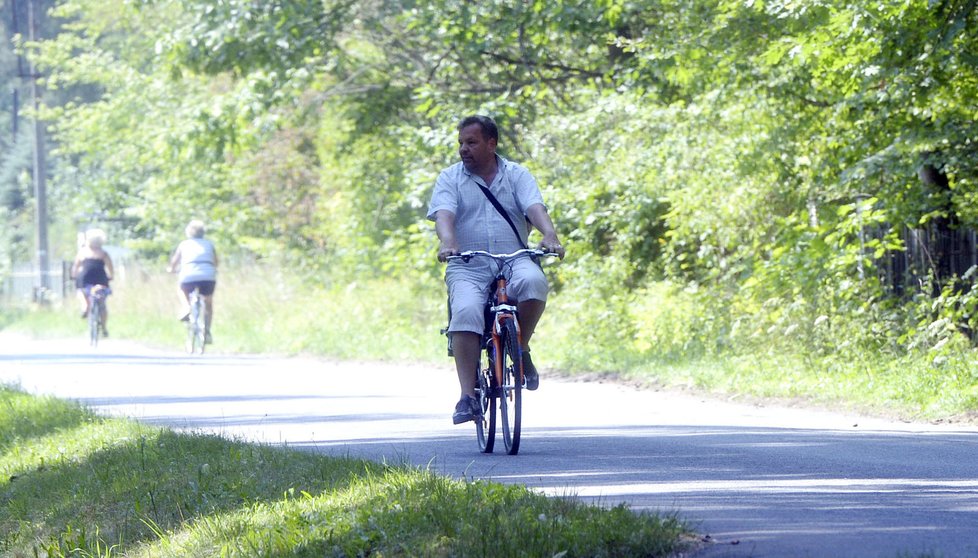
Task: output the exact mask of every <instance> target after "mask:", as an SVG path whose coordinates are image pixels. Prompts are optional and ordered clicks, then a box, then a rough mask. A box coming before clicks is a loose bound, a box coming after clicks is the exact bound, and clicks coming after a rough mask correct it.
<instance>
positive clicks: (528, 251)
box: [445, 248, 557, 262]
mask: <svg viewBox="0 0 978 558" xmlns="http://www.w3.org/2000/svg"><path fill="white" fill-rule="evenodd" d="M522 255H528V256H537V257H539V256H557V253H556V252H548V251H546V250H541V249H539V248H523V249H520V250H517V251H515V252H513V253H512V254H493V253H492V252H487V251H485V250H466V251H464V252H459V253H458V254H456V255H454V256H448V257H447V258H445V261H452V260H462V261H463V262H467V261H469V260H471V259H472V257H473V256H483V257H486V258H492V259H494V260H509V259H512V258H515V257H517V256H522Z"/></svg>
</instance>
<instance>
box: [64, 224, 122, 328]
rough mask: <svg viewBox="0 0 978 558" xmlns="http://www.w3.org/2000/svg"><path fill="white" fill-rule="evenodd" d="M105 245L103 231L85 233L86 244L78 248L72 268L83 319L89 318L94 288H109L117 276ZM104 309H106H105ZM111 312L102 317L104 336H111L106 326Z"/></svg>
mask: <svg viewBox="0 0 978 558" xmlns="http://www.w3.org/2000/svg"><path fill="white" fill-rule="evenodd" d="M104 243H105V232H104V231H102V230H101V229H89V230H87V231H85V242H84V243H83V244H82V245H81V247H79V248H78V253H77V254H76V255H75V261H74V263H73V264H72V266H71V274H72V276H74V278H75V287H76V288H77V292H78V300H79V301H80V302H81V306H82V312H81V317H82V318H83V319H84V318H87V317H88V311H89V308H91V299H90V298H89V297H90V294H91V291H92V289H93V288H97V287H101V288H104V289H108V288H109V281H110V280H111V279H112V276H113V275H114V274H115V270H114V269H113V268H112V258H111V257H109V254H108V252H106V251H105V250H103V249H102V245H103V244H104ZM103 308H104V307H103ZM108 314H109V311H108V310H105V315H103V316H102V335H103V336H105V337H108V336H109V332H108V328H107V326H106V325H105V324H106V322H107V320H108V317H109V316H108Z"/></svg>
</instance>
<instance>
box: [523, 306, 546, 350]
mask: <svg viewBox="0 0 978 558" xmlns="http://www.w3.org/2000/svg"><path fill="white" fill-rule="evenodd" d="M546 307H547V303H546V302H545V301H543V300H533V299H531V300H523V301H520V303H519V307H518V311H519V314H520V337H521V338H522V340H523V348H524V349H526V348H529V346H530V338H531V337H533V331H534V330H536V328H537V323H539V322H540V317H541V316H543V310H544V308H546Z"/></svg>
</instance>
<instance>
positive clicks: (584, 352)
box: [0, 266, 978, 421]
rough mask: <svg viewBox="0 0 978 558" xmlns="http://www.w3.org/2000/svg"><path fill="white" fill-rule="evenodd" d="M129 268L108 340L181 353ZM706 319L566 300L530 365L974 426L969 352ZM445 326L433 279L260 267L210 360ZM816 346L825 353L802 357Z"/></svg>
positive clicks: (622, 301) (676, 303)
mask: <svg viewBox="0 0 978 558" xmlns="http://www.w3.org/2000/svg"><path fill="white" fill-rule="evenodd" d="M130 267H131V268H133V267H134V268H135V270H132V271H130V273H129V278H128V280H127V281H126V282H119V283H118V284H117V285H115V286H114V289H115V294H113V295H112V297H111V298H110V301H109V305H110V310H111V314H112V315H111V318H110V323H109V326H110V332H111V333H112V335H113V336H116V337H124V338H128V339H133V340H137V341H139V342H141V343H144V344H148V345H151V346H155V347H163V348H166V347H168V348H172V349H174V350H182V347H183V339H184V329H183V326H182V325H181V324H179V323H178V322H177V321H176V318H177V316H178V313H179V312H178V310H179V307H178V293H177V288H176V285H175V280H174V278H173V276H165V275H163V274H161V273H149V272H144V271H139V270H138V267H136V266H130ZM76 306H77V304H75V301H74V300H71V301H69V304H67V305H64V306H62V307H53V308H48V309H40V310H39V309H36V308H30V307H23V308H20V309H19V310H16V309H15V310H13V311H11V309H5V313H4V317H3V318H0V327H3V322H7V323H9V324H10V325H8V326H7V327H9V328H10V329H14V330H18V331H21V332H26V333H29V334H32V335H35V336H42V337H43V336H47V337H64V336H66V335H67V336H78V337H83V336H84V335H85V331H86V330H85V328H86V324H85V322H84V321H82V320H80V319H78V317H77V312H78V311H77V308H76ZM712 312H713V310H712V309H705V308H704V307H703V305H702V301H701V300H699V299H697V298H696V297H694V296H686V295H684V294H683V293H682V292H676V291H675V290H674V289H671V288H670V287H668V286H666V285H660V286H655V287H650V288H649V289H646V290H645V291H643V292H639V293H636V294H632V295H628V296H627V297H617V298H616V297H615V296H608V295H607V294H605V293H592V292H589V291H588V289H587V287H586V286H582V287H580V288H579V290H577V291H574V290H572V289H571V288H569V287H568V288H565V289H564V290H562V291H561V292H560V293H558V294H557V295H555V296H554V297H552V300H551V301H550V302H549V304H548V311H547V314H546V315H545V316H544V319H543V321H542V322H541V324H540V327H539V328H538V333H537V336H536V337H535V338H534V343H533V345H534V355H535V359H534V360H535V361H536V362H537V363H538V366H541V367H542V368H544V369H550V370H551V371H554V370H556V371H559V373H561V374H568V375H582V374H586V375H592V374H600V375H602V376H604V377H606V378H608V377H611V378H620V379H623V380H627V381H629V382H632V383H637V384H649V385H654V386H656V387H666V388H671V389H693V390H699V391H705V392H710V393H714V394H722V395H732V394H740V395H747V396H754V397H764V398H776V399H790V400H793V401H799V400H802V401H806V402H809V403H811V404H814V405H818V406H822V407H835V408H848V409H851V410H856V411H861V412H866V413H872V414H882V415H887V416H891V417H899V418H902V419H910V420H956V421H974V420H975V417H976V416H978V413H976V411H978V368H976V367H975V366H974V362H975V361H976V359H978V351H976V350H975V348H974V347H972V346H971V345H970V344H969V343H967V342H958V343H948V344H946V345H943V346H942V347H940V348H939V350H934V349H930V350H912V351H905V352H902V353H899V352H894V351H888V350H876V349H874V348H872V347H866V346H863V347H860V346H856V345H855V344H853V343H851V338H852V337H853V336H852V335H849V334H846V333H837V334H835V335H836V336H837V337H841V338H840V339H833V338H832V336H831V335H830V334H829V333H827V332H826V331H821V330H812V331H806V330H805V329H804V328H789V329H790V330H791V331H792V333H781V332H773V333H770V334H758V335H755V334H752V335H750V336H745V335H744V334H743V333H736V332H731V331H725V330H723V328H722V324H721V325H718V323H719V322H718V321H717V320H716V319H715V315H714V314H713V313H712ZM444 324H445V301H444V290H443V287H442V285H441V284H440V283H439V282H438V280H437V279H432V280H427V279H426V280H424V281H421V280H419V279H418V278H416V277H403V276H402V277H388V278H383V279H375V280H364V281H361V282H359V283H342V284H338V285H332V286H317V285H310V284H302V283H300V282H299V281H298V280H296V279H295V278H294V276H292V275H286V274H283V273H281V272H279V271H274V270H270V269H268V268H264V267H261V266H255V267H252V268H249V269H247V270H246V271H235V270H225V271H223V272H222V275H221V278H220V282H219V285H218V291H217V294H216V297H215V325H214V338H215V345H213V347H212V349H211V350H213V351H217V352H222V351H224V352H245V353H279V354H309V355H318V356H329V357H333V358H341V359H370V360H387V361H404V360H410V361H421V362H442V363H444V362H445V359H446V356H445V338H444V337H443V336H441V335H440V334H439V333H438V331H439V329H440V328H441V327H442V326H443V325H444ZM813 335H815V336H821V337H822V339H821V340H820V341H819V342H820V343H822V345H823V346H825V347H827V349H823V350H819V351H813V350H810V348H809V346H810V345H811V344H812V343H810V340H811V337H812V336H813ZM730 340H734V341H732V342H731V341H730ZM724 343H726V344H724Z"/></svg>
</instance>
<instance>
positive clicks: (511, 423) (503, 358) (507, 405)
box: [498, 317, 523, 455]
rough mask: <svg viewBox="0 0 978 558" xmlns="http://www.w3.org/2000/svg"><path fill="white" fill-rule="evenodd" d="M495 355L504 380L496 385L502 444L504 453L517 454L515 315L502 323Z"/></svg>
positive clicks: (519, 381)
mask: <svg viewBox="0 0 978 558" xmlns="http://www.w3.org/2000/svg"><path fill="white" fill-rule="evenodd" d="M501 337H502V338H501V339H500V345H501V346H502V347H501V348H502V354H500V355H498V358H499V360H500V363H501V365H502V369H503V383H502V385H501V386H500V387H499V414H500V415H502V417H503V443H504V444H505V445H506V453H508V454H509V455H516V454H517V453H518V452H519V451H520V430H521V426H520V421H521V420H522V416H523V353H522V350H521V349H520V343H519V337H518V336H517V335H516V318H515V317H513V318H512V319H509V320H506V322H505V323H504V324H503V329H502V334H501Z"/></svg>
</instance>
